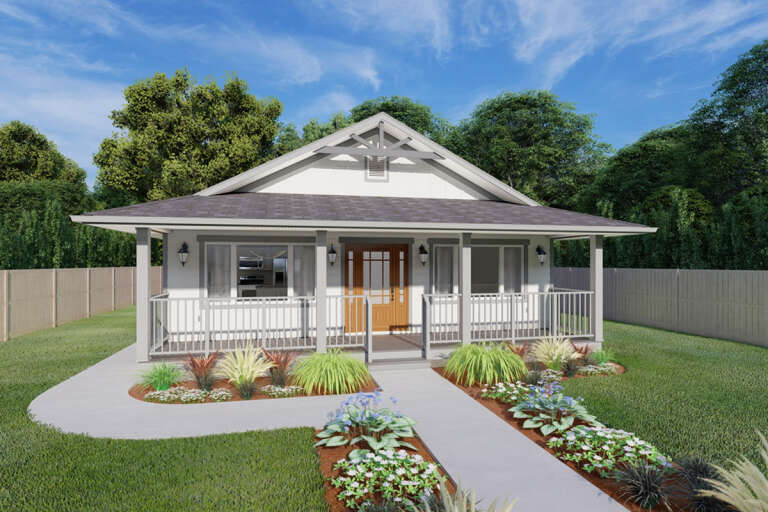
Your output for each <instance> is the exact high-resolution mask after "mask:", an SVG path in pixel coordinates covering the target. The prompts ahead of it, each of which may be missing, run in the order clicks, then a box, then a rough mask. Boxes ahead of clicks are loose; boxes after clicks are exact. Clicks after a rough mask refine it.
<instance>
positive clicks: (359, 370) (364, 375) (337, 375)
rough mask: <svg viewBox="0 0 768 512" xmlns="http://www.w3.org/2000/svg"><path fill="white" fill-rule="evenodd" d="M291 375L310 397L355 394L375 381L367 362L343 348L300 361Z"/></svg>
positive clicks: (313, 355) (315, 354)
mask: <svg viewBox="0 0 768 512" xmlns="http://www.w3.org/2000/svg"><path fill="white" fill-rule="evenodd" d="M291 374H292V376H293V383H294V384H295V385H297V386H301V387H303V388H304V392H305V393H306V394H308V395H311V394H312V393H313V392H317V393H321V394H328V395H333V394H340V393H354V392H356V391H358V390H359V389H360V388H362V387H363V386H364V385H365V384H366V383H368V382H369V381H370V380H371V374H370V373H369V372H368V367H367V366H365V363H364V362H362V361H360V360H358V359H355V358H353V357H351V356H349V355H348V354H345V353H343V352H342V351H341V349H331V350H329V351H328V352H326V353H320V352H316V353H314V354H312V355H311V356H309V357H307V358H306V359H303V360H301V361H299V362H297V363H296V364H295V365H294V367H293V371H292V372H291Z"/></svg>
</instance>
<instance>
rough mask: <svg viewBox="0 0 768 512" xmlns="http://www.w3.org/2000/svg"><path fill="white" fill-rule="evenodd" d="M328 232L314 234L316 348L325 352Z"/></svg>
mask: <svg viewBox="0 0 768 512" xmlns="http://www.w3.org/2000/svg"><path fill="white" fill-rule="evenodd" d="M327 269H328V232H327V231H317V233H316V234H315V307H316V308H317V309H316V310H315V319H316V320H315V321H316V332H317V334H316V338H317V345H316V350H317V351H318V352H325V351H326V350H327V348H326V331H327V329H326V323H327V319H328V317H327V315H328V308H327V306H326V303H327V297H328V271H327Z"/></svg>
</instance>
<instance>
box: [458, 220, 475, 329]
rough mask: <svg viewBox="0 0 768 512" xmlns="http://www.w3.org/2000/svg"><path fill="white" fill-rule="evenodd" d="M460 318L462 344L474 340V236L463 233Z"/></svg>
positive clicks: (460, 258) (460, 261)
mask: <svg viewBox="0 0 768 512" xmlns="http://www.w3.org/2000/svg"><path fill="white" fill-rule="evenodd" d="M459 293H460V294H461V298H460V299H459V318H460V331H459V332H460V333H461V343H469V342H470V341H471V339H472V303H471V301H470V296H471V293H472V234H471V233H462V234H461V240H460V241H459Z"/></svg>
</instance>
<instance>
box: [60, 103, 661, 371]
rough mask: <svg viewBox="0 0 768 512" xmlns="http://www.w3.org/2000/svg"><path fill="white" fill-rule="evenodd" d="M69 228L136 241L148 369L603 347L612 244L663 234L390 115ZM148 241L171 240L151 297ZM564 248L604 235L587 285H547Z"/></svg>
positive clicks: (596, 243) (140, 346)
mask: <svg viewBox="0 0 768 512" xmlns="http://www.w3.org/2000/svg"><path fill="white" fill-rule="evenodd" d="M72 219H73V220H74V221H75V222H81V223H84V224H89V225H92V226H98V227H102V228H106V229H114V230H119V231H125V232H129V233H136V263H137V271H136V279H137V283H136V293H137V296H136V303H137V317H136V327H137V333H136V341H137V357H138V361H140V362H143V361H148V360H150V359H151V358H153V357H156V356H169V355H182V354H187V353H190V352H201V353H207V352H209V351H212V350H231V349H233V348H235V347H238V346H242V345H243V344H244V343H255V344H259V345H262V346H265V347H268V348H272V349H301V350H319V351H324V350H327V348H329V347H342V348H344V349H349V350H353V351H359V353H360V354H364V355H365V356H366V359H367V360H368V361H370V360H373V359H387V358H390V359H392V358H400V359H401V358H427V359H429V358H432V357H435V355H436V354H437V353H438V352H440V351H444V350H443V349H445V348H448V349H449V348H450V347H451V346H452V345H455V344H456V343H468V342H475V341H485V340H506V341H512V342H515V341H518V340H525V339H537V338H540V337H544V336H551V335H564V336H568V337H572V338H580V339H584V340H588V341H593V342H597V343H600V342H602V339H603V333H602V257H603V256H602V246H603V239H604V237H607V236H621V235H635V234H642V233H652V232H654V231H655V228H650V227H647V226H641V225H637V224H631V223H627V222H622V221H618V220H613V219H607V218H602V217H596V216H591V215H585V214H581V213H575V212H570V211H566V210H559V209H554V208H547V207H544V206H540V205H539V204H538V203H536V202H535V201H533V200H532V199H530V198H528V197H526V196H525V195H523V194H521V193H520V192H518V191H516V190H515V189H513V188H511V187H510V186H507V185H505V184H504V183H502V182H500V181H498V180H497V179H495V178H493V177H492V176H490V175H489V174H487V173H485V172H483V171H482V170H480V169H478V168H477V167H475V166H474V165H472V164H470V163H469V162H467V161H465V160H463V159H462V158H460V157H459V156H457V155H454V154H453V153H451V152H450V151H448V150H447V149H445V148H443V147H441V146H440V145H438V144H436V143H434V142H433V141H431V140H429V139H428V138H426V137H424V136H423V135H421V134H419V133H417V132H415V131H414V130H412V129H410V128H408V127H407V126H406V125H404V124H403V123H401V122H399V121H397V120H395V119H393V118H392V117H390V116H389V115H387V114H384V113H380V114H376V115H374V116H372V117H370V118H368V119H365V120H363V121H360V122H359V123H356V124H354V125H352V126H349V127H347V128H344V129H342V130H339V131H338V132H336V133H334V134H332V135H329V136H327V137H325V138H323V139H320V140H318V141H315V142H313V143H311V144H308V145H306V146H304V147H302V148H299V149H297V150H295V151H292V152H291V153H288V154H286V155H283V156H281V157H279V158H276V159H274V160H272V161H270V162H267V163H265V164H263V165H260V166H258V167H256V168H254V169H251V170H249V171H246V172H244V173H242V174H239V175H237V176H235V177H233V178H230V179H228V180H226V181H223V182H221V183H219V184H217V185H214V186H212V187H210V188H207V189H205V190H202V191H200V192H198V193H197V194H195V195H192V196H185V197H178V198H174V199H168V200H164V201H154V202H149V203H144V204H138V205H133V206H126V207H121V208H113V209H110V210H104V211H98V212H92V213H88V214H85V215H78V216H73V217H72ZM150 237H158V238H160V237H162V239H163V242H164V243H163V250H164V258H163V289H164V293H163V294H162V295H159V296H155V297H150V293H149V289H150V288H149V269H150V258H149V255H150V253H149V247H150V246H149V239H150ZM565 238H589V240H590V248H591V250H590V266H591V270H592V272H591V275H592V279H591V287H590V290H561V289H555V288H553V286H552V285H551V282H550V262H551V259H550V254H551V242H552V241H553V240H556V239H565Z"/></svg>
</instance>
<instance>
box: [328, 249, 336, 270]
mask: <svg viewBox="0 0 768 512" xmlns="http://www.w3.org/2000/svg"><path fill="white" fill-rule="evenodd" d="M328 263H330V264H331V266H333V264H334V263H336V249H334V248H333V244H331V248H330V249H329V250H328Z"/></svg>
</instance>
